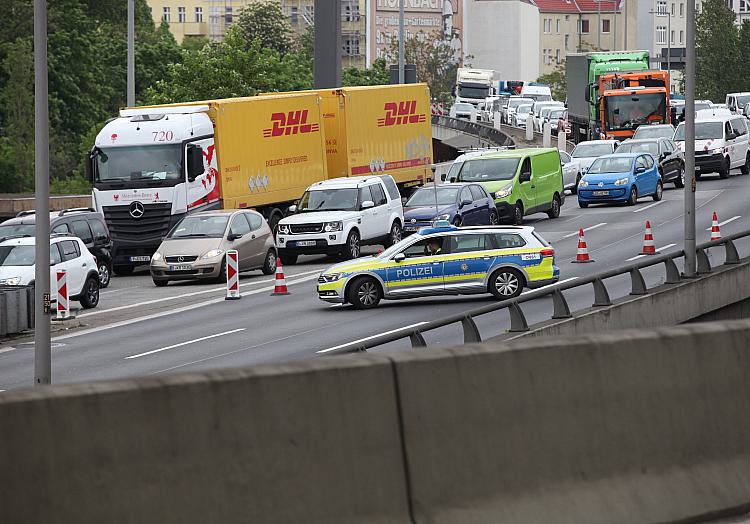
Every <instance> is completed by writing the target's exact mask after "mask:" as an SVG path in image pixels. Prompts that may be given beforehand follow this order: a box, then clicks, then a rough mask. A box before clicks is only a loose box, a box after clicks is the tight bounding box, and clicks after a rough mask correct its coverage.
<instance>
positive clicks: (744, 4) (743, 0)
mask: <svg viewBox="0 0 750 524" xmlns="http://www.w3.org/2000/svg"><path fill="white" fill-rule="evenodd" d="M749 12H750V0H740V13H749Z"/></svg>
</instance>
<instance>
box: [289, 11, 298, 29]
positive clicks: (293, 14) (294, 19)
mask: <svg viewBox="0 0 750 524" xmlns="http://www.w3.org/2000/svg"><path fill="white" fill-rule="evenodd" d="M289 22H290V23H291V24H292V25H297V24H298V23H299V9H297V8H296V7H292V9H291V11H290V12H289Z"/></svg>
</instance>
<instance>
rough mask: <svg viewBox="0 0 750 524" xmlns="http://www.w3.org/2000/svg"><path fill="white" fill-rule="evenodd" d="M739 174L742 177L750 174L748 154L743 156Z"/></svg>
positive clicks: (749, 155) (749, 153)
mask: <svg viewBox="0 0 750 524" xmlns="http://www.w3.org/2000/svg"><path fill="white" fill-rule="evenodd" d="M740 173H742V174H743V175H748V174H750V152H748V153H747V155H746V156H745V163H744V164H743V165H741V166H740Z"/></svg>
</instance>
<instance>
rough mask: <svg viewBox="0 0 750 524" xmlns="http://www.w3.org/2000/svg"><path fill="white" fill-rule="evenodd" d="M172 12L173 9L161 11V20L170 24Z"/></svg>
mask: <svg viewBox="0 0 750 524" xmlns="http://www.w3.org/2000/svg"><path fill="white" fill-rule="evenodd" d="M170 11H171V9H170V8H169V7H162V9H161V19H162V20H163V21H164V22H167V23H169V21H170V19H171V18H172V17H171V13H170Z"/></svg>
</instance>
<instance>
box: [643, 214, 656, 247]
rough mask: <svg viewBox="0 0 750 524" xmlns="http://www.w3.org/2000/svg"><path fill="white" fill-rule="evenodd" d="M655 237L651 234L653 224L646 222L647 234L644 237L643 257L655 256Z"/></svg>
mask: <svg viewBox="0 0 750 524" xmlns="http://www.w3.org/2000/svg"><path fill="white" fill-rule="evenodd" d="M655 254H656V248H655V247H654V236H653V235H652V234H651V222H650V221H648V220H646V234H645V235H644V236H643V249H642V250H641V255H655Z"/></svg>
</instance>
